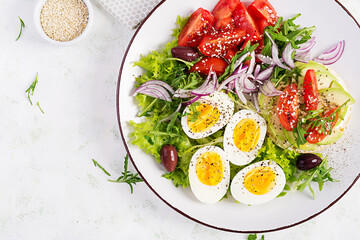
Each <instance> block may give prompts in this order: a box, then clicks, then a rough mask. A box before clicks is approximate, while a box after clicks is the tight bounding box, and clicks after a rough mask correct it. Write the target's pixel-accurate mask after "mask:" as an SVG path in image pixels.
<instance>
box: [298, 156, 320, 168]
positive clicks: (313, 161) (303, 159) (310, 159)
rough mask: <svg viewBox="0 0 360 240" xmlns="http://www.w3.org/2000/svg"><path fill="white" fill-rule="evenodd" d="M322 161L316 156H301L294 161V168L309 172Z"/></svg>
mask: <svg viewBox="0 0 360 240" xmlns="http://www.w3.org/2000/svg"><path fill="white" fill-rule="evenodd" d="M321 162H322V160H321V158H320V157H319V156H318V155H315V154H312V153H304V154H301V155H300V156H299V157H298V158H297V160H296V167H297V168H298V169H300V170H310V169H313V168H315V167H317V166H319V165H320V164H321Z"/></svg>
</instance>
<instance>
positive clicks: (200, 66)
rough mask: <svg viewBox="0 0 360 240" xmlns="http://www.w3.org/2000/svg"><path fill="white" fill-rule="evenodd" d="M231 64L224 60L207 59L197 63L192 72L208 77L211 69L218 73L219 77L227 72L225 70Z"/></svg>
mask: <svg viewBox="0 0 360 240" xmlns="http://www.w3.org/2000/svg"><path fill="white" fill-rule="evenodd" d="M228 65H229V64H228V63H227V62H226V61H225V60H224V59H222V58H217V57H206V58H203V59H201V60H200V61H199V62H197V63H195V64H194V66H192V68H191V69H190V72H198V73H200V74H202V75H208V74H209V72H210V68H211V69H212V70H213V71H214V72H215V73H216V75H217V76H220V75H222V74H223V73H224V72H225V68H226V67H227V66H228Z"/></svg>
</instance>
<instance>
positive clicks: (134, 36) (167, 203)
mask: <svg viewBox="0 0 360 240" xmlns="http://www.w3.org/2000/svg"><path fill="white" fill-rule="evenodd" d="M166 1H169V0H161V2H159V3H158V4H157V5H156V6H155V7H154V8H153V9H152V10H151V11H150V12H149V13H148V15H147V16H146V17H145V18H144V19H143V20H142V21H140V22H139V26H138V27H137V29H136V31H135V33H134V34H133V36H132V37H131V39H130V41H129V43H128V46H127V48H126V50H125V53H124V55H123V59H122V62H121V65H120V70H119V75H118V81H117V86H116V115H117V121H118V126H119V130H120V135H121V139H122V141H123V144H124V148H125V150H126V152H127V154H128V155H129V158H130V160H131V163H132V164H133V166H134V168H135V169H136V171H137V172H138V173H139V175H140V177H141V178H142V179H143V180H144V182H145V184H146V185H147V186H148V187H149V188H150V189H151V191H152V192H153V193H154V194H155V195H156V196H157V197H158V198H160V199H161V200H162V201H163V202H164V203H166V205H168V206H169V207H170V208H172V209H173V210H175V211H176V212H178V213H180V214H181V215H182V216H184V217H186V218H188V219H190V220H192V221H194V222H196V223H199V224H202V225H204V226H207V227H210V228H213V229H217V230H221V231H226V232H233V233H244V234H250V233H268V232H275V231H280V230H284V229H287V228H291V227H294V226H297V225H299V224H302V223H304V222H307V221H309V220H310V219H312V218H315V217H316V216H318V215H320V214H321V213H323V212H325V211H326V210H328V209H329V208H330V207H332V206H333V205H334V204H335V203H337V202H338V201H339V200H340V199H341V198H342V197H343V196H344V195H345V194H346V193H347V192H348V191H349V190H350V189H351V188H352V187H353V186H354V184H355V183H356V182H357V180H359V178H360V173H359V174H358V175H357V176H356V177H355V179H354V180H353V182H352V183H351V184H350V185H349V187H348V188H347V189H346V190H345V191H344V192H343V193H342V194H341V195H340V196H339V197H338V198H336V199H335V200H333V201H332V202H331V203H330V204H329V205H328V206H326V207H324V208H323V209H322V210H320V211H318V212H315V213H314V214H312V215H311V216H309V217H307V218H305V219H302V220H301V221H298V222H295V223H292V224H289V225H285V226H281V227H277V228H271V229H265V230H254V231H250V230H246V231H243V230H236V229H230V228H222V227H218V226H215V225H211V224H208V223H205V222H202V221H200V220H198V219H196V218H193V217H191V216H190V215H188V214H186V213H185V212H183V211H181V210H180V209H178V208H176V207H175V206H173V205H172V204H170V203H169V202H168V201H166V200H165V199H164V198H163V197H162V196H160V194H159V193H157V192H156V190H155V189H154V188H153V187H152V186H151V185H150V183H149V182H148V181H147V180H146V179H145V178H144V176H143V175H142V173H141V172H140V171H139V169H138V167H137V166H136V163H135V161H134V160H133V157H132V155H131V153H130V151H129V148H128V145H127V143H126V140H125V136H124V132H123V129H122V125H121V117H120V104H119V97H120V83H121V75H122V71H123V68H124V64H125V60H126V58H127V55H128V52H129V50H130V48H131V46H132V43H133V41H134V40H135V38H136V36H137V34H138V33H139V31H140V30H141V28H142V27H143V25H144V23H145V22H146V21H147V20H148V19H149V18H150V17H151V15H152V14H153V13H154V12H155V11H156V10H157V9H158V8H159V7H160V6H161V5H162V4H163V3H165V2H166ZM334 1H335V2H336V3H337V4H338V5H339V6H340V7H341V8H342V9H343V10H344V11H345V12H346V13H347V14H348V15H349V17H351V18H352V19H353V21H354V22H355V23H356V25H357V26H358V28H359V30H360V22H358V21H357V20H356V18H355V17H354V16H353V15H352V14H351V13H350V11H349V10H348V9H347V8H346V7H345V6H344V5H343V4H342V3H341V2H340V1H339V0H334Z"/></svg>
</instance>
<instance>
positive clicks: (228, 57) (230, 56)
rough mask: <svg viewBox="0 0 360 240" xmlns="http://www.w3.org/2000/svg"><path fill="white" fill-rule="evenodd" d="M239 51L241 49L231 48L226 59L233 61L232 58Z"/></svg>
mask: <svg viewBox="0 0 360 240" xmlns="http://www.w3.org/2000/svg"><path fill="white" fill-rule="evenodd" d="M238 51H239V50H238V49H237V48H230V49H229V50H228V51H227V52H226V54H225V56H224V58H225V59H226V60H228V61H229V62H231V60H232V58H233V57H234V56H235V55H236V53H237V52H238Z"/></svg>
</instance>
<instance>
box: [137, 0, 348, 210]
mask: <svg viewBox="0 0 360 240" xmlns="http://www.w3.org/2000/svg"><path fill="white" fill-rule="evenodd" d="M298 17H300V14H297V15H295V16H294V17H293V18H290V19H286V20H285V19H283V18H282V17H279V16H278V14H277V12H276V10H275V9H274V7H273V6H272V5H271V4H270V3H269V2H268V1H267V0H254V1H253V2H252V3H251V4H250V5H248V6H245V5H244V3H242V2H241V1H240V0H220V1H219V2H218V3H217V4H216V6H215V7H214V9H212V11H211V12H210V11H208V10H206V9H203V8H199V9H197V10H196V11H195V12H194V13H193V14H192V15H191V16H190V17H180V16H178V17H177V20H176V23H177V24H178V28H176V29H174V30H173V33H172V36H173V37H174V39H173V41H171V42H169V43H167V44H166V45H165V46H164V48H163V49H162V50H161V51H152V52H150V53H149V54H147V55H144V56H143V55H142V56H141V57H140V60H139V61H138V62H136V63H135V64H134V65H135V66H139V67H141V68H143V69H144V70H145V71H144V74H143V75H141V76H138V77H136V84H135V88H136V90H135V91H134V92H133V93H131V94H132V95H133V96H134V97H135V98H136V102H137V103H138V106H139V114H138V117H139V118H141V120H140V121H136V122H135V121H130V124H131V126H132V128H133V131H132V134H131V139H132V144H135V145H137V146H138V147H139V148H141V149H143V150H144V151H146V153H148V154H151V155H153V156H154V157H155V159H156V160H157V161H158V162H159V163H162V164H163V166H164V168H165V169H164V171H165V173H164V175H163V177H165V178H167V179H169V180H171V181H172V182H173V184H174V185H175V186H176V187H178V186H183V187H188V186H190V188H191V190H192V192H193V193H194V195H195V196H196V198H197V199H198V200H199V201H201V202H204V203H216V202H218V201H220V200H221V199H223V198H227V197H233V198H234V199H235V200H236V201H237V202H240V203H243V204H247V205H256V204H262V203H265V202H268V201H270V200H272V199H274V198H276V197H279V196H283V195H285V194H286V193H287V192H288V191H291V190H298V191H303V190H304V189H306V188H308V189H309V191H310V192H311V193H312V194H313V196H314V194H315V191H314V189H313V186H314V185H313V184H311V183H314V182H315V183H317V184H318V188H319V190H322V188H323V185H324V182H327V181H336V180H334V179H333V178H332V177H331V175H330V173H331V170H332V168H331V167H329V166H328V165H327V160H326V158H327V156H324V155H322V154H321V153H320V151H321V150H322V149H323V148H324V147H326V146H329V145H331V144H333V143H334V142H336V141H337V140H339V139H340V137H341V136H342V135H343V133H344V131H345V129H346V126H347V124H348V121H349V117H350V112H351V104H353V103H354V102H355V101H354V99H353V97H352V96H351V95H350V94H349V93H348V91H347V90H346V87H345V84H344V82H343V80H342V79H341V78H340V76H339V75H338V74H336V72H335V71H334V70H333V69H331V68H329V67H328V65H330V64H333V63H335V62H336V61H338V60H339V59H340V57H341V55H342V53H343V51H344V48H345V41H339V43H337V44H336V45H334V46H329V49H328V50H326V51H325V52H323V53H322V54H320V55H319V56H317V57H315V58H313V56H311V50H312V49H313V48H314V47H316V38H315V37H314V36H313V32H314V31H315V27H314V26H311V27H302V26H300V25H298V24H296V19H297V18H298Z"/></svg>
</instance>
